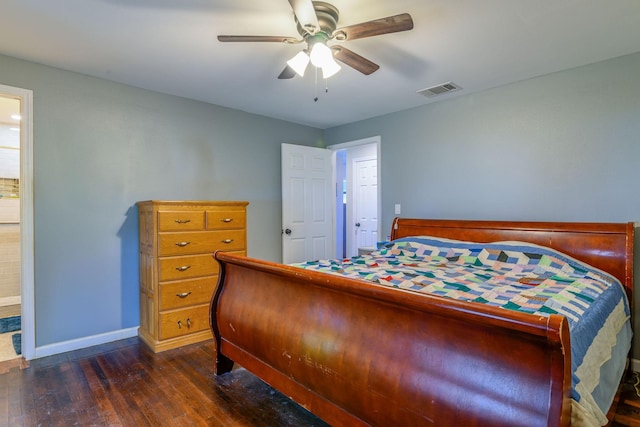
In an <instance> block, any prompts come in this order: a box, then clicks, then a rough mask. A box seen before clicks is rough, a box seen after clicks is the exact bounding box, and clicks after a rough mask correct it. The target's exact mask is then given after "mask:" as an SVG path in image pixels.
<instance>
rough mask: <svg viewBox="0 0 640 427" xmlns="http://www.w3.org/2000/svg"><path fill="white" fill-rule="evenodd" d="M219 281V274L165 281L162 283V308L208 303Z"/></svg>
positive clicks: (168, 308) (169, 308)
mask: <svg viewBox="0 0 640 427" xmlns="http://www.w3.org/2000/svg"><path fill="white" fill-rule="evenodd" d="M217 282H218V276H209V277H205V278H202V279H190V280H181V281H179V282H168V283H163V284H161V285H160V310H171V309H174V308H181V307H189V306H192V305H198V304H208V303H209V302H210V301H211V296H212V295H213V289H214V288H215V287H216V283H217Z"/></svg>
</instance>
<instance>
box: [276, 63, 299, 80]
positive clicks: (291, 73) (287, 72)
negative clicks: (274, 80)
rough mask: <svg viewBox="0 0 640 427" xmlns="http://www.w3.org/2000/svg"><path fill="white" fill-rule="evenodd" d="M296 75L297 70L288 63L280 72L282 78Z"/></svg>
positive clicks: (290, 77)
mask: <svg viewBox="0 0 640 427" xmlns="http://www.w3.org/2000/svg"><path fill="white" fill-rule="evenodd" d="M295 76H296V71H295V70H294V69H293V68H291V67H289V66H288V65H287V66H286V67H284V70H282V72H281V73H280V75H279V76H278V78H279V79H280V80H283V79H292V78H294V77H295Z"/></svg>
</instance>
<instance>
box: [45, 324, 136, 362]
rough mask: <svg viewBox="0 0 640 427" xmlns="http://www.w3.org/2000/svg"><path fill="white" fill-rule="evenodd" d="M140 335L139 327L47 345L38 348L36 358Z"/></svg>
mask: <svg viewBox="0 0 640 427" xmlns="http://www.w3.org/2000/svg"><path fill="white" fill-rule="evenodd" d="M137 335H138V327H137V326H136V327H135V328H128V329H120V330H118V331H113V332H105V333H104V334H98V335H92V336H89V337H84V338H77V339H75V340H69V341H63V342H58V343H55V344H47V345H43V346H40V347H36V350H35V355H34V358H35V359H38V358H40V357H46V356H52V355H54V354H60V353H64V352H66V351H73V350H79V349H81V348H86V347H92V346H94V345H100V344H106V343H109V342H112V341H118V340H122V339H125V338H131V337H135V336H137Z"/></svg>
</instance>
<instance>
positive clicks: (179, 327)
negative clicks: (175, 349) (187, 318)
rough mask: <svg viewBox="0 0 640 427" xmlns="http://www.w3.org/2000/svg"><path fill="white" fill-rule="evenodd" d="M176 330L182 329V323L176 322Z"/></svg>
mask: <svg viewBox="0 0 640 427" xmlns="http://www.w3.org/2000/svg"><path fill="white" fill-rule="evenodd" d="M178 329H182V322H181V321H180V320H178Z"/></svg>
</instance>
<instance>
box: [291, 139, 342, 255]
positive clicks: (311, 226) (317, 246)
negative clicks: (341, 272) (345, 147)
mask: <svg viewBox="0 0 640 427" xmlns="http://www.w3.org/2000/svg"><path fill="white" fill-rule="evenodd" d="M331 156H332V152H331V151H330V150H326V149H323V148H315V147H307V146H302V145H292V144H282V262H283V263H284V264H291V263H294V262H302V261H311V260H317V259H328V258H333V257H334V252H333V214H332V210H333V200H332V197H333V194H332V191H331V187H332V177H333V176H332V174H333V172H332V168H331Z"/></svg>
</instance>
